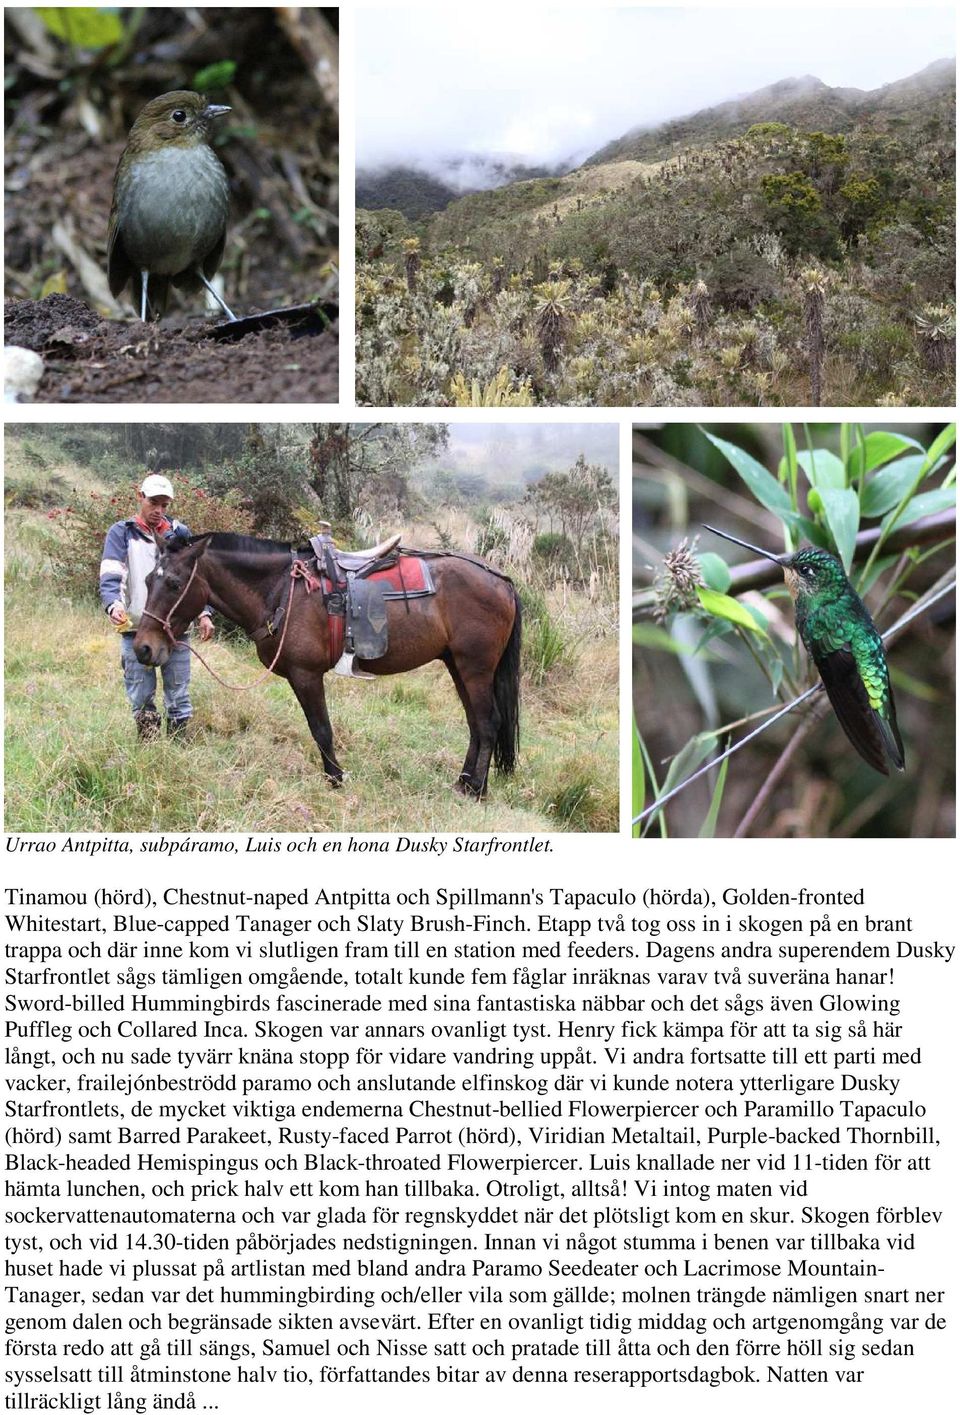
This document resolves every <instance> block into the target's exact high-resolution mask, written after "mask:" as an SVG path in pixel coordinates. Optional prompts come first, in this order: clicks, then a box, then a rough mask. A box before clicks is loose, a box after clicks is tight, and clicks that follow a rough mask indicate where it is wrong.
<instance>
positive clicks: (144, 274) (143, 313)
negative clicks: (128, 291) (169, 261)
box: [140, 270, 150, 324]
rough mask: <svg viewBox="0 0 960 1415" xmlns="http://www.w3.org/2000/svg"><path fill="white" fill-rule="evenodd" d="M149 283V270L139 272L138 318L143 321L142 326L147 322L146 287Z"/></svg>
mask: <svg viewBox="0 0 960 1415" xmlns="http://www.w3.org/2000/svg"><path fill="white" fill-rule="evenodd" d="M149 283H150V272H149V270H141V272H140V318H141V319H142V320H143V322H144V324H146V322H147V310H148V309H149V308H150V306H149V304H148V302H147V286H148V285H149Z"/></svg>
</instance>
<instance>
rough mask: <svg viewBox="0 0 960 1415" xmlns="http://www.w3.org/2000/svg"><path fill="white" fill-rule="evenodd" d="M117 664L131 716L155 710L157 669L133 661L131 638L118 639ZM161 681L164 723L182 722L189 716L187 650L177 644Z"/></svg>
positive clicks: (126, 635)
mask: <svg viewBox="0 0 960 1415" xmlns="http://www.w3.org/2000/svg"><path fill="white" fill-rule="evenodd" d="M120 663H121V666H122V668H123V684H124V687H125V689H126V692H127V701H128V702H129V704H130V706H131V708H132V709H133V711H134V712H135V713H138V712H140V711H141V710H142V709H143V708H150V709H152V710H153V711H156V692H157V670H156V669H155V668H150V667H148V666H147V665H146V664H143V663H140V662H138V660H137V657H136V654H135V653H134V652H133V635H132V634H121V636H120ZM160 673H161V676H162V678H163V705H164V708H165V709H166V713H167V720H168V722H185V721H186V720H187V718H188V717H192V716H193V706H192V704H191V702H190V650H189V649H188V648H187V646H186V644H183V645H178V647H177V648H175V649H174V650H173V652H172V653H171V655H170V657H169V658H168V659H167V661H166V663H165V664H164V665H163V667H162V668H161V670H160Z"/></svg>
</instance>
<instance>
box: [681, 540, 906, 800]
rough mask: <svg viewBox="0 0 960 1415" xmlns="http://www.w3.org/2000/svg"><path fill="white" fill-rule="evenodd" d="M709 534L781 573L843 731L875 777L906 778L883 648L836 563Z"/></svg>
mask: <svg viewBox="0 0 960 1415" xmlns="http://www.w3.org/2000/svg"><path fill="white" fill-rule="evenodd" d="M705 529H706V530H708V531H712V532H713V534H714V535H716V536H722V537H723V538H724V540H729V541H733V543H734V545H742V546H743V547H744V548H745V549H746V550H752V551H753V552H754V553H755V554H756V555H762V556H763V557H764V559H766V560H772V561H773V562H774V564H775V565H779V566H780V568H781V570H782V571H783V578H784V580H785V581H786V584H787V589H788V590H789V591H790V597H791V599H792V600H793V604H794V617H795V619H796V622H797V631H798V633H799V634H800V637H801V639H802V640H803V646H804V648H805V649H806V651H807V653H808V654H809V655H810V657H811V658H812V659H813V661H814V663H815V664H816V667H817V672H818V673H819V674H820V678H821V680H822V682H823V686H824V688H825V689H826V691H827V697H828V698H829V699H830V703H831V705H832V707H833V710H834V712H835V713H836V714H837V717H838V718H839V720H840V726H841V727H842V728H843V730H844V732H845V733H846V734H847V736H848V737H849V739H850V741H851V742H852V743H853V745H854V746H855V747H856V749H857V751H858V752H859V753H860V755H861V757H863V759H864V761H865V762H867V763H869V765H870V766H872V767H873V768H874V770H875V771H879V772H882V773H883V775H884V776H889V775H890V771H889V767H888V765H887V763H888V761H889V762H892V763H893V765H894V766H895V767H896V768H897V770H898V771H903V764H904V757H903V742H902V741H901V740H900V729H899V727H898V726H897V710H896V706H895V705H894V701H893V689H892V688H891V686H890V674H889V672H888V670H887V656H886V654H885V653H884V649H883V640H882V639H881V637H880V634H879V633H878V631H877V626H876V625H875V624H874V622H873V620H872V619H871V618H870V612H869V610H868V609H867V607H866V605H865V604H864V602H863V600H862V599H861V598H860V596H859V595H858V594H857V592H856V590H855V589H854V588H853V585H851V583H850V581H849V580H848V579H847V576H846V574H845V573H844V569H843V566H842V565H841V564H840V561H839V560H838V559H837V557H836V556H835V555H831V554H830V552H829V551H828V550H816V549H804V550H798V551H795V552H794V554H792V555H773V554H771V552H770V551H769V550H761V549H760V547H759V546H758V545H751V544H750V542H749V541H746V540H739V539H738V538H737V537H736V536H731V535H728V534H727V532H726V531H718V530H717V528H716V527H715V526H706V527H705Z"/></svg>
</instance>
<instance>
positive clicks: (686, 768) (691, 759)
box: [659, 732, 716, 796]
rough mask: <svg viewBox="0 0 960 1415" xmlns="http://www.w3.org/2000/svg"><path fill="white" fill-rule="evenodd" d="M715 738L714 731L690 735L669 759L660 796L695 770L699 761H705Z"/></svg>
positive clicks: (712, 749) (714, 745) (712, 747)
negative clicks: (694, 735) (685, 742)
mask: <svg viewBox="0 0 960 1415" xmlns="http://www.w3.org/2000/svg"><path fill="white" fill-rule="evenodd" d="M715 738H716V733H714V732H699V733H698V734H697V736H696V737H691V738H690V741H689V742H687V744H686V745H685V746H683V747H681V748H680V750H679V752H678V753H677V755H676V756H675V757H674V758H673V760H672V761H671V763H670V767H669V770H668V771H667V774H666V777H665V778H664V782H663V788H662V790H661V791H660V792H659V794H660V795H661V796H665V795H666V794H667V792H668V791H672V790H673V788H674V787H675V786H676V785H677V784H678V783H679V782H681V781H683V780H685V779H686V777H688V776H690V775H691V774H692V773H693V772H695V771H696V769H697V767H698V766H700V764H701V762H704V761H706V759H707V757H708V756H709V755H710V753H711V752H712V751H714V750H715V749H716V741H715Z"/></svg>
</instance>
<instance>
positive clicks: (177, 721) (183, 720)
mask: <svg viewBox="0 0 960 1415" xmlns="http://www.w3.org/2000/svg"><path fill="white" fill-rule="evenodd" d="M189 735H190V719H189V717H168V718H167V736H168V737H171V738H174V739H175V740H177V741H180V742H185V741H186V739H187V737H188V736H189Z"/></svg>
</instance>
